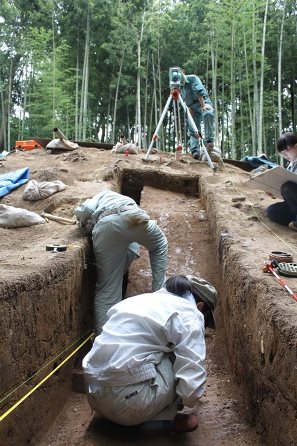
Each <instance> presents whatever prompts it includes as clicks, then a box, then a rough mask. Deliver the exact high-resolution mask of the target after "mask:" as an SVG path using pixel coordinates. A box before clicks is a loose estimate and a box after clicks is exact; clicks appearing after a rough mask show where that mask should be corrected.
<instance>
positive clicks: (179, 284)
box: [164, 275, 192, 297]
mask: <svg viewBox="0 0 297 446" xmlns="http://www.w3.org/2000/svg"><path fill="white" fill-rule="evenodd" d="M164 286H165V288H166V290H167V291H169V293H172V294H176V295H177V296H180V297H184V296H185V295H186V294H187V293H192V285H191V282H190V281H189V279H187V278H186V276H182V275H176V276H171V277H169V279H167V280H166V282H165V285H164Z"/></svg>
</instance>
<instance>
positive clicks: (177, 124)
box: [145, 67, 217, 171]
mask: <svg viewBox="0 0 297 446" xmlns="http://www.w3.org/2000/svg"><path fill="white" fill-rule="evenodd" d="M182 78H183V72H182V69H181V68H179V67H172V68H169V87H170V95H169V97H168V99H167V102H166V105H165V107H164V109H163V111H162V114H161V117H160V120H159V122H158V124H157V127H156V130H155V133H154V134H153V137H152V140H151V143H150V146H149V148H148V151H147V154H146V157H145V159H146V160H147V159H148V157H149V156H150V152H151V150H152V148H153V145H154V142H155V141H156V140H157V139H158V135H159V131H160V128H161V125H162V123H163V121H164V118H165V116H166V113H167V111H168V108H169V106H170V103H171V101H172V103H173V116H174V128H175V142H176V149H175V150H176V153H180V152H181V151H182V131H181V117H180V107H179V105H181V106H182V108H183V109H184V113H185V119H186V121H187V122H188V123H189V126H190V127H191V129H192V130H193V132H194V137H195V138H197V139H198V142H199V148H200V153H201V156H202V155H205V158H206V159H207V162H208V164H209V166H210V167H211V168H212V169H213V170H214V171H215V170H216V169H217V168H216V167H215V166H214V164H213V162H212V160H211V159H210V156H209V154H208V151H207V148H206V147H205V145H204V142H203V138H202V135H201V133H200V132H199V130H198V129H197V126H196V124H195V121H194V119H193V117H192V115H191V113H190V112H189V110H188V107H187V105H186V103H185V102H184V100H183V98H182V97H181V94H180V87H181V82H182Z"/></svg>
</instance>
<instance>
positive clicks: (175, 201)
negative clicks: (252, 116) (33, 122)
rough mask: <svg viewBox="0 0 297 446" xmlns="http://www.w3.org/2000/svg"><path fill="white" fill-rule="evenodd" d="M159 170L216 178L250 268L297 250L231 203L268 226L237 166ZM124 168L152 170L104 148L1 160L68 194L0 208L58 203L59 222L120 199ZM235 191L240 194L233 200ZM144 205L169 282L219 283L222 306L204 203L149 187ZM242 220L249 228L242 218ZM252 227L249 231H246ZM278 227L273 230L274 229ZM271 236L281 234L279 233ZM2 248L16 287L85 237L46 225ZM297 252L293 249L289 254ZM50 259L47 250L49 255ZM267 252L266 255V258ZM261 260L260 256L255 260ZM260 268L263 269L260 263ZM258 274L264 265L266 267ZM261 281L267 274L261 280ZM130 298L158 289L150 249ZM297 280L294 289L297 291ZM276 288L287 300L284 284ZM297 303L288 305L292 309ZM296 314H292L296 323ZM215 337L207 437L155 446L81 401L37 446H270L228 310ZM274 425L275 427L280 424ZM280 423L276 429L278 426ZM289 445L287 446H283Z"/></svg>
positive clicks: (283, 232)
mask: <svg viewBox="0 0 297 446" xmlns="http://www.w3.org/2000/svg"><path fill="white" fill-rule="evenodd" d="M153 161H154V162H155V168H156V169H159V168H160V167H159V166H161V165H162V166H168V169H171V170H173V171H177V172H178V171H188V172H189V176H190V175H193V173H195V172H197V171H198V172H199V173H201V174H203V175H207V176H209V181H210V182H213V183H214V188H217V190H218V193H220V194H221V197H222V198H221V205H222V206H225V215H224V218H225V219H226V221H228V222H229V223H230V221H232V231H233V234H236V237H237V238H238V239H240V242H241V246H242V249H243V250H245V249H246V250H248V249H250V248H252V249H251V255H250V258H251V262H254V258H253V256H255V251H253V249H254V248H253V247H254V246H255V249H258V250H259V252H260V254H259V252H258V253H257V255H258V256H259V255H260V258H261V257H262V260H264V259H265V257H266V256H265V253H266V254H267V255H268V253H269V252H270V251H271V250H272V249H277V250H285V247H287V249H286V250H287V251H288V250H291V251H292V249H293V251H294V246H296V235H295V234H292V233H290V232H289V230H288V229H286V228H280V231H279V236H278V237H281V238H280V239H278V238H277V237H275V238H274V243H272V240H271V239H272V237H274V235H271V234H272V233H271V230H269V229H266V228H265V226H263V225H260V226H257V227H255V221H257V218H255V216H254V214H253V212H252V211H251V207H250V206H247V205H246V204H245V202H243V203H242V202H237V201H234V202H232V201H231V197H232V196H233V198H234V197H236V196H238V195H242V194H244V195H246V194H247V195H249V194H250V195H249V196H250V198H251V199H252V201H253V205H254V206H255V208H256V209H257V212H258V213H259V215H260V216H261V219H263V222H264V224H266V223H267V221H266V220H265V216H264V209H265V206H266V205H267V204H269V203H270V202H271V199H270V198H268V197H265V196H264V194H263V193H261V192H257V193H255V192H254V191H253V192H250V193H249V192H248V191H246V190H245V188H244V186H243V181H244V180H245V179H247V174H246V173H245V172H242V171H241V170H240V169H237V168H235V167H233V166H227V167H226V166H225V168H221V169H220V170H219V171H218V172H217V173H216V174H214V173H213V172H211V171H210V169H209V166H208V165H206V164H202V163H200V162H196V161H192V160H191V159H190V158H189V157H188V156H187V155H184V156H182V161H180V162H179V163H177V162H175V161H174V156H173V155H169V154H165V155H162V158H160V157H159V156H158V155H156V156H154V157H153ZM117 164H121V165H123V164H124V165H127V166H129V165H134V166H135V165H136V167H137V168H139V169H140V170H141V169H143V170H144V171H145V169H146V165H143V164H142V161H141V155H129V157H128V158H125V157H124V156H123V155H117V156H114V155H112V154H111V153H109V152H107V151H100V150H98V149H92V148H88V149H79V150H78V151H75V152H71V153H62V154H50V153H46V152H45V151H39V150H34V151H32V152H31V153H26V152H21V153H17V154H15V155H9V156H8V157H7V158H6V159H5V160H3V161H0V173H2V172H3V173H4V172H5V171H10V170H14V169H18V168H20V167H30V170H31V178H35V179H39V180H54V179H60V180H62V181H63V182H64V183H65V184H66V185H67V187H66V189H65V191H62V192H60V193H58V194H55V195H54V196H53V197H51V198H49V199H46V200H40V201H38V202H24V200H23V199H22V192H23V190H24V186H22V187H21V188H19V189H17V190H16V191H14V192H13V193H11V194H9V195H7V196H6V197H4V198H3V199H2V200H1V201H0V202H1V203H5V204H11V205H13V206H16V207H26V208H28V209H30V210H33V211H35V212H38V213H41V212H42V210H43V209H44V208H45V207H46V206H48V205H49V204H50V203H53V202H55V213H57V214H59V215H60V216H64V217H68V218H71V217H72V212H73V209H74V207H75V206H76V205H77V204H78V203H79V202H81V201H83V200H84V199H85V198H87V197H91V196H93V195H95V194H96V193H98V192H99V191H100V190H102V189H103V188H106V187H109V188H113V189H115V190H117V187H118V186H117V185H116V184H115V181H114V177H113V171H114V169H115V167H116V165H117ZM230 190H231V191H232V192H231V193H230ZM141 206H142V207H143V208H144V209H146V210H147V211H148V212H149V213H150V215H151V217H153V218H155V219H156V220H157V221H158V222H159V225H160V226H161V228H162V229H163V230H164V232H165V234H166V236H167V238H168V241H169V262H168V276H169V275H171V274H176V273H195V274H197V275H200V276H202V277H204V278H205V279H207V280H209V281H210V282H212V283H213V284H214V285H215V286H216V288H217V289H218V291H219V295H220V296H221V297H222V298H223V296H224V289H223V287H222V281H221V277H220V273H219V270H220V268H219V265H218V264H217V263H216V262H217V253H216V252H214V249H215V248H214V246H213V243H212V242H213V235H212V233H211V226H210V224H209V223H210V222H209V220H208V215H207V212H206V207H205V203H202V202H201V200H200V199H199V198H197V197H193V196H189V195H185V194H184V193H183V192H182V191H181V192H180V193H177V192H170V191H168V190H160V189H155V188H153V187H145V188H144V190H143V192H142V196H141ZM238 215H244V219H241V218H238ZM243 221H244V225H243ZM270 227H271V226H270ZM272 228H273V234H275V232H274V230H276V229H277V227H275V226H272ZM0 236H1V242H2V246H3V251H2V256H1V258H0V268H1V279H2V280H3V279H4V280H8V281H13V280H16V279H17V278H18V277H19V271H20V269H22V270H23V272H24V271H25V272H26V273H28V274H29V273H30V272H32V273H34V271H35V270H36V267H37V265H38V267H39V268H42V265H43V262H45V254H44V253H41V249H40V247H44V246H45V244H47V243H66V244H68V245H69V244H70V245H71V244H72V245H75V243H77V240H78V235H77V230H76V229H75V228H74V227H73V226H71V225H69V226H66V225H60V224H58V223H56V222H48V223H46V224H44V225H39V226H35V227H31V228H21V229H17V230H11V229H3V228H0ZM290 248H292V249H290ZM43 251H44V249H43ZM262 253H263V254H262ZM256 257H257V256H256ZM259 263H260V262H259ZM259 269H260V264H259ZM257 274H259V273H257ZM129 278H130V282H129V287H128V296H132V295H134V294H138V293H143V292H146V291H148V290H149V289H150V268H149V260H148V256H147V253H146V252H145V251H144V250H143V251H142V252H141V257H140V259H138V260H137V261H136V262H134V264H133V266H132V268H131V271H130V274H129ZM296 283H297V280H296V279H293V281H291V282H290V284H292V286H293V287H294V286H295V287H296ZM271 284H272V286H275V288H276V292H279V285H275V284H274V281H273V279H271ZM288 306H290V308H289V310H291V307H292V305H291V302H290V301H289V298H288V301H285V303H284V307H286V308H285V310H287V307H288ZM292 315H293V317H295V316H296V315H297V312H296V309H295V308H294V311H293V313H292V312H290V314H289V313H288V318H290V317H292ZM216 320H217V329H216V331H215V332H213V331H212V330H207V333H206V339H207V346H208V355H207V363H206V366H207V371H208V384H207V391H206V394H205V395H204V396H203V398H202V400H201V403H200V404H199V406H198V407H197V413H198V415H199V418H200V426H199V429H198V430H197V431H195V432H193V433H189V434H186V435H165V436H164V435H158V436H154V437H144V436H143V435H141V436H140V434H139V433H137V432H135V431H134V430H131V429H127V428H123V427H119V426H115V425H113V424H112V423H108V422H107V421H104V420H100V419H98V418H97V417H96V416H95V415H94V414H93V413H92V412H91V410H90V408H89V406H88V404H87V401H86V398H85V395H83V394H79V393H75V392H73V393H72V395H71V398H70V399H69V400H68V401H67V403H66V405H65V407H64V409H63V411H62V412H61V413H59V414H58V416H57V418H56V421H55V422H54V424H53V426H52V427H51V429H50V430H49V431H48V432H47V433H45V434H44V435H43V436H42V438H40V440H38V441H37V443H32V444H36V445H37V444H38V446H63V445H72V446H78V445H79V446H92V445H99V444H100V445H102V446H103V445H106V446H113V445H120V444H127V445H130V444H131V445H134V444H139V443H140V442H141V444H144V445H148V446H149V445H153V444H160V443H161V442H162V443H163V444H164V445H173V444H176V443H177V444H181V445H189V446H194V445H199V446H244V445H247V446H262V445H264V444H265V442H264V439H263V438H262V437H261V435H260V434H261V432H260V431H261V427H260V426H259V425H258V426H252V425H251V424H249V422H250V418H251V417H250V414H249V412H248V407H247V406H246V403H245V399H244V398H243V395H242V394H241V390H240V388H239V386H238V385H237V383H236V382H237V381H238V380H237V379H236V377H234V376H233V375H232V373H231V369H230V367H229V359H230V358H229V357H228V352H227V347H226V343H225V333H224V316H223V314H222V312H221V306H220V304H219V305H218V308H217V310H216ZM275 421H276V420H275ZM272 422H273V421H272ZM284 446H285V445H284Z"/></svg>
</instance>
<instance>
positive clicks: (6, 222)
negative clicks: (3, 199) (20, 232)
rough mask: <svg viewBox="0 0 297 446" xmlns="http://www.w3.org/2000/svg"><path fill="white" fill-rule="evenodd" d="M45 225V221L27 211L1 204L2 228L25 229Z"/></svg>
mask: <svg viewBox="0 0 297 446" xmlns="http://www.w3.org/2000/svg"><path fill="white" fill-rule="evenodd" d="M41 223H45V219H44V218H42V217H41V216H40V215H38V214H36V213H35V212H31V211H28V210H27V209H22V208H15V207H13V206H9V205H7V204H0V227H1V228H24V227H28V226H33V225H39V224H41Z"/></svg>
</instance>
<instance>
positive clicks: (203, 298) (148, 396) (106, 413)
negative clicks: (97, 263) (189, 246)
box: [82, 275, 217, 432]
mask: <svg viewBox="0 0 297 446" xmlns="http://www.w3.org/2000/svg"><path fill="white" fill-rule="evenodd" d="M216 302H217V292H216V290H215V288H214V287H213V286H212V285H211V284H210V283H209V282H207V281H205V280H203V279H200V278H198V277H196V276H192V275H189V276H184V275H175V276H172V277H170V278H169V279H168V280H167V281H166V283H165V285H164V287H163V288H161V289H160V290H158V291H156V292H154V293H147V294H141V295H138V296H134V297H129V298H128V299H125V300H123V301H121V302H119V303H118V304H116V305H114V306H113V307H112V308H111V309H110V310H109V311H108V314H107V316H108V320H107V322H106V323H105V325H104V326H103V330H102V333H101V334H100V335H99V336H97V337H96V338H95V341H94V343H93V346H92V349H91V351H90V352H89V353H88V354H87V355H86V356H85V357H84V359H83V362H82V366H83V370H84V378H85V384H86V393H87V397H88V401H89V404H90V406H91V408H92V409H93V410H95V411H96V413H97V414H98V415H99V416H101V417H103V418H106V419H108V420H111V421H113V422H115V423H117V424H120V425H124V426H138V428H140V430H141V431H142V432H151V431H160V430H161V431H162V430H164V431H174V432H189V431H192V430H194V429H196V428H197V427H198V417H197V416H196V415H194V414H189V413H188V414H187V413H185V412H182V411H181V409H182V406H183V404H185V405H187V406H188V407H194V406H195V405H196V404H197V402H198V401H199V399H200V398H201V396H202V395H203V393H204V389H205V381H206V371H205V366H204V360H205V339H204V331H205V326H206V327H210V328H215V321H214V316H213V310H214V308H215V305H216Z"/></svg>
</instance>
